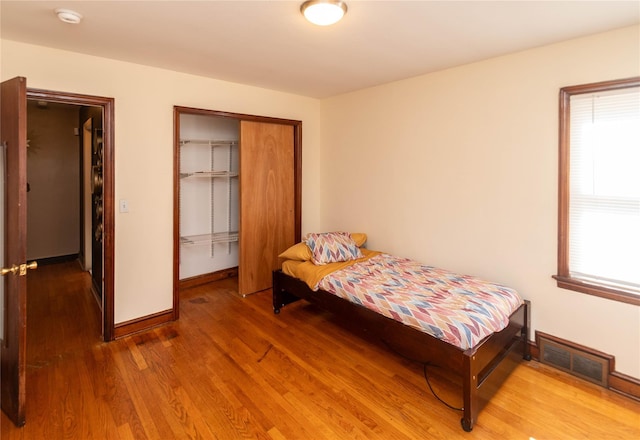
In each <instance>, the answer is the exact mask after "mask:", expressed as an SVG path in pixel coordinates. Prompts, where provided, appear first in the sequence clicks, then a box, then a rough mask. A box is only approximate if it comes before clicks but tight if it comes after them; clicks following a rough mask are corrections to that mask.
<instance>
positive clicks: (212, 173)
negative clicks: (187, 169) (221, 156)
mask: <svg viewBox="0 0 640 440" xmlns="http://www.w3.org/2000/svg"><path fill="white" fill-rule="evenodd" d="M191 176H194V177H238V173H237V172H233V171H194V172H192V173H180V178H181V179H184V178H186V177H191Z"/></svg>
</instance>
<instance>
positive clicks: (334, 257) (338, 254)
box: [304, 232, 363, 265]
mask: <svg viewBox="0 0 640 440" xmlns="http://www.w3.org/2000/svg"><path fill="white" fill-rule="evenodd" d="M304 241H305V242H306V243H307V246H309V249H310V250H311V260H312V261H313V263H314V264H316V265H324V264H328V263H337V262H339V261H349V260H355V259H356V258H362V256H363V255H362V252H360V248H359V247H358V245H357V244H356V243H355V241H353V239H352V238H351V235H350V234H349V233H348V232H323V233H320V234H316V233H309V234H307V235H306V236H305V238H304Z"/></svg>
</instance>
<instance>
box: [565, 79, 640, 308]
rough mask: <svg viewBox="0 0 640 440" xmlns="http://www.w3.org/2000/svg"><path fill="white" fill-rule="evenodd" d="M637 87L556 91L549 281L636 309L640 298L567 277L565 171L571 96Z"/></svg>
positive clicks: (606, 84)
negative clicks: (553, 245) (553, 266)
mask: <svg viewBox="0 0 640 440" xmlns="http://www.w3.org/2000/svg"><path fill="white" fill-rule="evenodd" d="M633 87H640V77H633V78H625V79H619V80H614V81H603V82H597V83H591V84H583V85H578V86H569V87H563V88H561V89H560V112H559V157H558V272H557V275H554V276H553V278H554V279H555V280H556V281H557V286H558V287H559V288H562V289H569V290H574V291H577V292H582V293H586V294H589V295H594V296H599V297H602V298H607V299H611V300H614V301H620V302H624V303H628V304H633V305H640V294H638V293H636V292H634V291H629V290H624V289H616V288H612V287H610V286H604V285H600V284H598V283H595V282H586V281H584V280H579V279H576V278H572V277H571V275H570V273H569V185H570V182H569V170H570V165H571V164H570V157H569V148H570V141H569V140H570V134H571V127H570V117H571V106H570V99H571V96H573V95H579V94H585V93H593V92H604V91H611V90H619V89H625V88H633Z"/></svg>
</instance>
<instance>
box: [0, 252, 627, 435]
mask: <svg viewBox="0 0 640 440" xmlns="http://www.w3.org/2000/svg"><path fill="white" fill-rule="evenodd" d="M57 272H61V273H62V278H59V277H58V276H57V275H56V273H57ZM28 283H29V293H28V296H29V301H28V304H29V306H28V307H29V309H28V319H29V324H28V335H29V336H28V350H27V351H28V355H27V357H28V368H27V409H26V416H27V423H26V425H25V426H24V427H23V428H16V427H14V426H13V425H12V424H11V422H9V421H8V419H7V418H6V416H5V415H4V414H3V415H2V419H1V425H2V426H1V431H0V432H1V437H2V439H3V440H5V439H6V440H9V439H63V438H64V439H83V440H84V439H172V438H189V439H236V438H258V439H274V440H279V439H305V440H306V439H384V440H389V439H452V438H469V439H524V440H528V439H537V440H542V439H583V438H585V439H586V438H592V439H606V438H611V439H614V438H615V439H627V438H628V439H637V438H640V403H639V402H636V401H634V400H631V399H628V398H626V397H623V396H621V395H618V394H616V393H614V392H611V391H608V390H605V389H603V388H600V387H598V386H596V385H592V384H590V383H588V382H585V381H582V380H579V379H577V378H574V377H572V376H569V375H566V374H564V373H562V372H560V371H557V370H554V369H551V368H548V367H546V366H544V365H541V364H539V363H537V362H529V363H523V364H522V365H521V366H519V367H518V368H517V369H516V371H515V372H514V373H513V374H512V375H511V376H510V377H509V379H508V380H507V382H506V383H505V384H504V386H503V387H502V388H501V389H500V390H499V391H498V393H497V394H496V395H495V396H494V398H493V400H492V401H491V402H490V403H489V404H488V405H487V406H486V407H485V409H484V410H483V411H482V412H481V413H480V416H479V419H478V422H477V424H476V426H475V428H474V430H473V431H472V432H471V433H465V432H464V431H462V429H461V428H460V423H459V419H460V413H459V412H458V411H455V410H451V409H449V408H447V407H445V406H444V405H443V404H441V403H440V402H438V401H437V400H436V398H435V397H433V395H432V394H431V392H430V391H429V389H428V387H427V385H426V382H425V379H424V377H423V372H422V365H420V364H418V363H416V362H413V361H410V360H407V359H404V358H403V357H402V356H401V355H399V354H397V353H394V352H393V351H391V350H389V348H387V347H385V346H384V345H383V344H381V343H380V342H378V341H373V340H369V339H368V338H367V336H366V335H359V334H358V332H357V331H354V329H349V328H347V326H345V325H343V324H340V323H336V322H334V321H333V320H332V317H331V316H330V315H328V314H326V313H323V312H320V311H319V310H317V309H316V308H314V307H313V306H311V305H309V304H306V303H302V302H300V303H296V304H292V305H290V306H287V307H285V308H284V309H283V310H282V312H281V314H280V315H277V316H276V315H274V314H273V312H272V308H271V296H270V292H268V291H267V292H262V293H258V294H255V295H252V296H249V297H247V298H244V299H243V298H240V297H239V296H238V295H237V294H236V291H237V282H236V280H235V279H226V280H222V281H219V282H217V283H215V284H210V285H205V286H199V287H195V288H192V289H189V290H187V291H184V292H183V296H182V298H181V310H180V321H178V322H175V323H171V324H168V325H164V326H162V327H159V328H156V329H154V330H152V331H149V332H146V333H143V334H138V335H135V336H132V337H128V338H124V339H121V340H118V341H115V342H111V343H103V342H100V340H99V325H98V322H99V321H98V320H99V314H98V312H97V308H96V307H95V304H94V299H93V297H92V296H91V294H90V293H89V285H90V279H89V277H88V275H86V274H84V273H82V272H80V270H79V268H78V265H77V263H64V264H60V265H55V266H44V267H42V268H39V269H38V270H37V271H34V272H31V273H30V274H29V280H28ZM429 373H430V378H431V383H432V385H433V388H434V389H435V391H436V392H437V393H438V394H439V395H440V396H441V397H442V398H443V399H444V400H445V401H447V402H449V403H451V404H452V405H453V406H460V405H461V402H460V398H459V388H458V385H457V384H456V382H455V380H454V378H452V377H449V376H448V375H447V374H446V372H444V371H439V370H438V369H430V370H429Z"/></svg>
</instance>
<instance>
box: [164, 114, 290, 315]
mask: <svg viewBox="0 0 640 440" xmlns="http://www.w3.org/2000/svg"><path fill="white" fill-rule="evenodd" d="M301 131H302V122H301V121H296V120H289V119H279V118H270V117H263V116H252V115H245V114H235V113H229V112H221V111H214V110H205V109H195V108H188V107H178V106H176V107H174V231H173V245H174V246H173V249H174V297H173V299H174V313H175V318H176V319H177V318H178V311H179V298H180V290H181V289H186V288H189V287H193V286H196V285H200V284H205V283H209V282H211V281H215V280H218V279H221V278H226V277H237V279H238V294H239V295H241V296H246V295H249V294H252V293H255V292H260V291H263V290H267V289H270V288H271V284H272V283H271V279H272V271H273V270H274V269H277V268H279V263H280V261H279V258H278V255H279V254H280V253H282V252H283V251H284V250H286V249H287V248H288V247H290V246H292V245H293V244H295V242H296V241H299V240H300V229H301V228H300V224H301V209H300V202H301V180H302V179H301V170H302V166H301Z"/></svg>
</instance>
